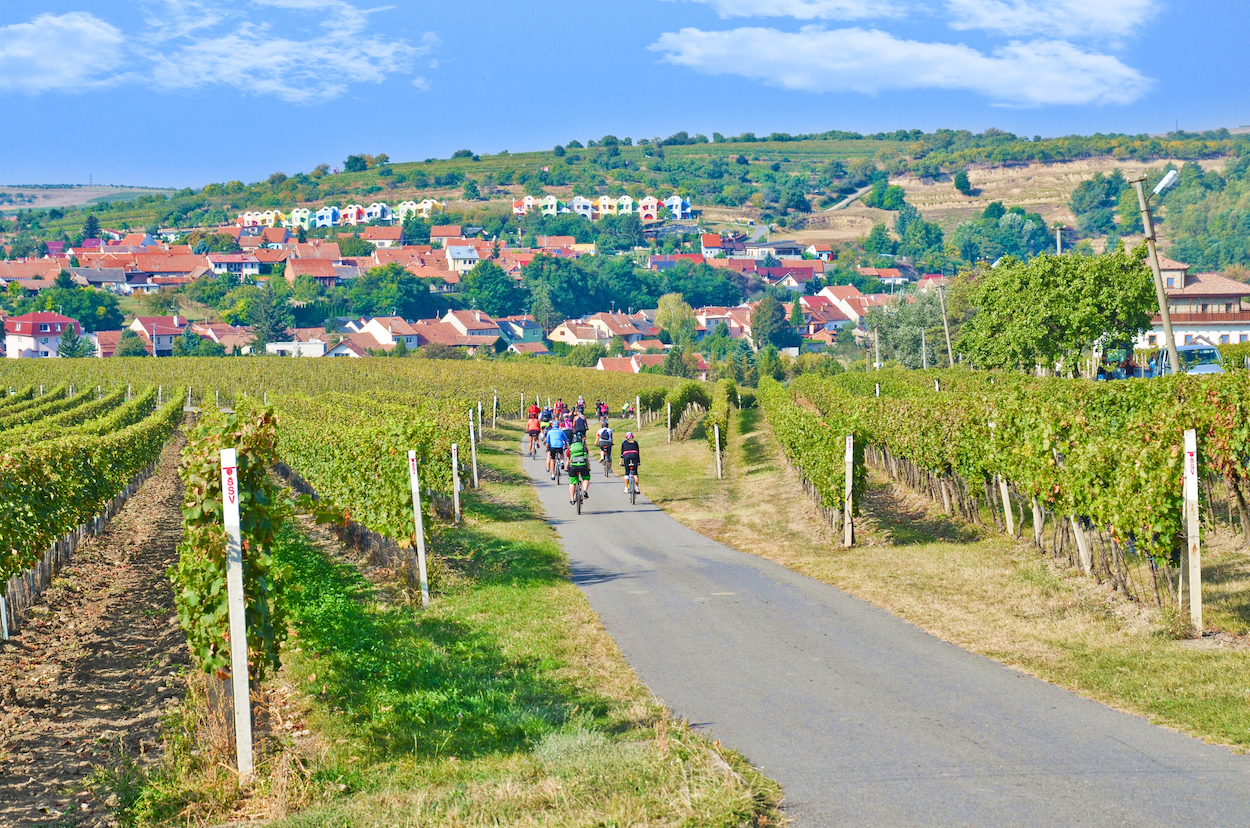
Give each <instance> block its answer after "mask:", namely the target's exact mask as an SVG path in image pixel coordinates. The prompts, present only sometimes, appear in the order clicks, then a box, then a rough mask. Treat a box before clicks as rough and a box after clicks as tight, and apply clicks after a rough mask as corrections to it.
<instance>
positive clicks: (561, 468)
mask: <svg viewBox="0 0 1250 828" xmlns="http://www.w3.org/2000/svg"><path fill="white" fill-rule="evenodd" d="M562 471H564V464H563V463H561V462H560V461H559V460H557V461H556V485H557V486H559V485H560V472H562Z"/></svg>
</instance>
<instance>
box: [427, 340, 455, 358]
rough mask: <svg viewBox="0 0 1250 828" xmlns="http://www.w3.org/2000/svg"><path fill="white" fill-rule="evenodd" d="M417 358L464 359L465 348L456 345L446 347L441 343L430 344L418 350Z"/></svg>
mask: <svg viewBox="0 0 1250 828" xmlns="http://www.w3.org/2000/svg"><path fill="white" fill-rule="evenodd" d="M417 356H419V357H422V358H423V359H464V357H465V353H464V349H463V348H457V347H456V346H455V345H444V344H443V343H441V342H430V343H428V344H426V345H422V346H421V347H420V348H418V349H417Z"/></svg>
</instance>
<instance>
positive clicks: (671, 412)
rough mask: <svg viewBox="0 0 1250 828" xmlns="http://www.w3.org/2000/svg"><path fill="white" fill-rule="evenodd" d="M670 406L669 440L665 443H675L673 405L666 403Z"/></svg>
mask: <svg viewBox="0 0 1250 828" xmlns="http://www.w3.org/2000/svg"><path fill="white" fill-rule="evenodd" d="M665 405H667V406H668V440H666V441H665V442H669V443H671V442H673V404H672V403H665Z"/></svg>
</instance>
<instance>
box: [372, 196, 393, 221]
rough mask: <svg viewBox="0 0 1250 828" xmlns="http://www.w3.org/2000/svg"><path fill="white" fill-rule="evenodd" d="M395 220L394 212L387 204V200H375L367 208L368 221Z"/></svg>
mask: <svg viewBox="0 0 1250 828" xmlns="http://www.w3.org/2000/svg"><path fill="white" fill-rule="evenodd" d="M393 220H394V214H393V213H392V212H391V208H390V207H388V206H387V205H386V202H384V201H375V202H373V203H372V204H370V205H369V206H368V207H366V208H365V221H366V222H369V221H385V222H390V221H393Z"/></svg>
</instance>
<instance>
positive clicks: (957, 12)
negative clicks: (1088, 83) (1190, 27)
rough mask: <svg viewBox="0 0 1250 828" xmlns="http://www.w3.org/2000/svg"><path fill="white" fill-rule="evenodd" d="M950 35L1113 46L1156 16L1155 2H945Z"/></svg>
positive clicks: (951, 0)
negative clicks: (1100, 42)
mask: <svg viewBox="0 0 1250 828" xmlns="http://www.w3.org/2000/svg"><path fill="white" fill-rule="evenodd" d="M946 9H947V11H948V12H949V13H950V15H951V19H950V26H951V28H953V29H965V30H966V29H978V30H981V31H987V32H994V33H997V34H1004V35H1024V36H1031V37H1038V36H1042V35H1050V36H1057V37H1064V38H1073V39H1088V38H1093V39H1109V40H1118V39H1120V38H1122V37H1125V36H1126V35H1129V34H1132V33H1134V32H1135V31H1136V30H1137V29H1138V28H1140V27H1141V26H1142V25H1143V24H1145V23H1146V21H1148V20H1149V19H1150V18H1151V17H1152V16H1153V15H1154V14H1155V12H1156V11H1157V9H1158V2H1157V0H1045V2H1042V0H946Z"/></svg>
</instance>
